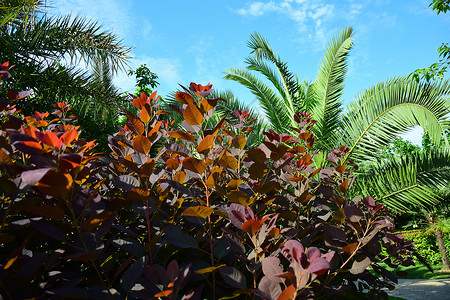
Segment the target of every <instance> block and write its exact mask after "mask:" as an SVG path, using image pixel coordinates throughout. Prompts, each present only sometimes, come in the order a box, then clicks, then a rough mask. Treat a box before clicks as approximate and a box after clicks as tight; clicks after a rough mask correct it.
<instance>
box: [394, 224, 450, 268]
mask: <svg viewBox="0 0 450 300" xmlns="http://www.w3.org/2000/svg"><path fill="white" fill-rule="evenodd" d="M402 234H403V236H404V237H405V240H408V241H413V242H414V248H413V249H414V250H415V251H416V252H417V253H418V254H419V255H420V256H422V257H423V258H424V259H425V261H426V262H427V263H428V264H430V265H437V264H440V263H442V256H441V252H440V251H439V247H438V244H437V242H436V236H435V235H434V232H433V230H420V231H411V232H404V233H402ZM443 237H444V242H445V246H446V248H447V253H450V233H448V232H447V233H443ZM414 262H415V263H416V264H420V263H421V262H420V261H419V259H418V258H417V257H415V256H414Z"/></svg>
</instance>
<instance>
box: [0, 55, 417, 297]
mask: <svg viewBox="0 0 450 300" xmlns="http://www.w3.org/2000/svg"><path fill="white" fill-rule="evenodd" d="M2 68H3V71H2V73H1V74H2V78H3V77H5V78H6V77H8V74H9V72H8V68H9V67H8V65H7V64H3V65H2ZM186 90H187V89H186ZM24 96H26V94H20V93H19V94H15V93H9V94H8V100H3V99H2V100H1V101H0V103H1V106H0V109H1V110H0V111H1V115H2V120H3V123H2V126H1V128H2V129H1V131H0V147H1V148H0V185H1V189H0V193H1V197H2V198H1V199H2V204H1V207H0V210H1V214H0V216H1V219H0V222H1V223H0V225H1V226H0V243H1V245H2V246H1V248H0V249H1V260H0V294H1V295H3V296H5V297H8V298H12V299H25V298H83V297H84V298H91V299H92V298H95V299H103V298H107V299H110V298H114V299H115V298H127V299H155V298H166V299H180V298H181V299H219V298H223V297H227V298H229V297H238V298H240V299H254V298H255V296H258V297H260V298H262V299H295V298H311V297H314V298H321V299H339V298H342V299H349V298H359V299H361V298H362V297H365V296H367V297H369V298H373V297H384V298H386V297H387V296H386V292H385V289H386V288H389V289H392V288H394V283H396V281H397V279H396V277H395V275H394V274H393V273H391V272H389V271H388V270H386V269H385V268H384V267H383V265H384V263H386V264H387V265H389V266H390V267H395V266H397V265H399V264H402V265H404V266H408V265H410V264H411V263H412V259H411V258H407V257H405V255H408V254H410V250H409V248H410V247H411V245H412V244H411V243H409V244H408V243H404V242H403V239H402V236H401V235H398V234H393V231H394V230H395V229H394V226H393V222H392V219H391V218H390V217H389V216H388V212H387V210H386V209H385V208H384V207H383V205H378V204H377V203H376V202H375V201H374V200H373V199H372V198H371V197H370V196H367V197H364V198H362V197H356V198H350V197H349V194H348V190H349V189H350V188H351V185H352V182H353V180H354V176H353V175H352V170H354V169H355V168H356V166H355V165H354V164H353V163H352V162H351V161H349V160H348V159H347V158H346V157H347V152H348V150H349V149H348V148H346V147H344V146H342V147H340V148H337V149H334V150H332V152H331V153H330V154H329V156H328V159H329V161H330V164H331V166H329V167H325V168H323V169H321V168H317V167H314V159H315V154H316V153H315V151H314V150H313V149H314V144H315V142H316V141H318V140H317V139H316V138H315V137H314V135H313V131H314V125H315V121H313V120H312V119H311V118H310V116H309V114H306V113H303V114H296V115H295V116H294V120H295V121H296V122H297V126H296V130H295V131H296V134H295V135H294V136H292V135H287V134H283V135H278V134H276V133H275V132H273V131H271V132H267V133H265V136H266V140H265V141H264V142H263V143H262V144H261V145H259V147H251V148H248V147H246V145H247V141H248V136H249V135H250V134H251V133H252V125H251V124H252V123H253V122H254V121H252V120H250V119H249V118H250V115H249V113H248V112H246V111H239V110H237V111H235V112H234V114H233V115H227V116H224V117H222V119H221V120H220V121H219V122H218V123H208V121H209V119H211V118H212V117H213V115H214V108H215V107H217V105H218V103H220V101H223V100H220V99H217V98H213V97H209V96H210V86H208V87H202V86H200V85H196V84H191V86H190V89H189V92H187V91H185V92H178V93H177V94H176V95H175V98H176V99H177V101H179V102H180V103H181V104H182V106H176V107H175V110H174V112H173V113H175V114H180V115H181V116H182V117H183V122H182V123H181V124H182V126H183V128H184V130H181V129H178V128H175V129H174V128H172V127H171V126H170V122H169V120H160V117H161V116H162V115H165V114H167V112H166V111H163V110H161V109H160V106H159V97H157V96H156V93H153V94H151V95H149V96H147V95H146V94H144V93H143V94H141V95H140V97H138V98H135V99H133V100H132V105H133V106H134V107H135V108H136V110H137V114H133V113H131V112H126V113H127V120H126V125H125V127H123V128H121V130H120V131H119V132H118V133H117V134H116V135H115V136H114V137H112V136H111V137H110V139H109V143H110V148H111V149H112V151H113V153H112V154H111V155H109V156H102V155H100V154H98V153H96V152H95V143H94V142H92V141H86V140H84V139H82V138H81V137H80V129H81V128H80V127H79V126H77V125H76V123H74V119H73V116H71V114H70V106H69V105H68V104H67V103H63V102H59V103H57V104H56V105H55V109H54V110H53V112H52V114H53V117H51V116H50V114H49V113H40V112H35V113H34V114H33V115H31V116H26V117H19V116H18V115H17V112H18V111H17V106H16V105H14V102H15V101H17V100H18V99H19V98H21V97H24ZM158 142H160V143H161V144H162V146H160V147H158V149H157V150H158V151H157V152H156V154H155V155H152V148H153V147H154V146H155V145H157V143H158ZM386 254H388V256H386ZM369 267H370V268H371V269H372V270H373V271H374V272H375V273H376V274H377V276H374V275H372V274H371V273H370V272H369V271H368V268H369Z"/></svg>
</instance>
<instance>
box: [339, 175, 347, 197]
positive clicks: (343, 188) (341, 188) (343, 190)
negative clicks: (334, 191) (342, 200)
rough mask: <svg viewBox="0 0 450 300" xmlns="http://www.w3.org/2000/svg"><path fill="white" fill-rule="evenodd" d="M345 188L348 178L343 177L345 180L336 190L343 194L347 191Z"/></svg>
mask: <svg viewBox="0 0 450 300" xmlns="http://www.w3.org/2000/svg"><path fill="white" fill-rule="evenodd" d="M347 188H348V178H347V179H345V180H344V181H343V182H342V183H341V185H340V186H339V187H338V191H339V192H340V193H344V194H345V192H346V191H347Z"/></svg>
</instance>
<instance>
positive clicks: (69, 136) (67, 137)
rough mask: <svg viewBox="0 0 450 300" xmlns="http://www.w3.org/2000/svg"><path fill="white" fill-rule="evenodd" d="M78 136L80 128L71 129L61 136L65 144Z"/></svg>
mask: <svg viewBox="0 0 450 300" xmlns="http://www.w3.org/2000/svg"><path fill="white" fill-rule="evenodd" d="M77 136H78V130H76V129H71V130H69V131H66V132H64V133H63V135H62V136H61V141H62V142H63V143H64V145H69V144H70V143H72V142H73V141H74V140H75V139H76V137H77Z"/></svg>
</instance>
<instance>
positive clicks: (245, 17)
mask: <svg viewBox="0 0 450 300" xmlns="http://www.w3.org/2000/svg"><path fill="white" fill-rule="evenodd" d="M430 1H431V0H365V1H357V0H339V1H330V0H328V1H325V0H323V1H322V0H280V1H262V0H261V1H251V0H250V1H245V0H244V1H240V0H227V1H219V0H215V1H211V0H210V1H193V0H192V1H181V0H180V1H171V0H165V1H154V0H148V1H145V0H96V1H91V0H54V1H53V2H52V3H51V5H52V6H53V9H52V10H51V13H52V14H63V15H65V14H68V13H71V14H74V15H76V14H78V15H82V16H87V17H88V18H92V19H94V20H98V21H99V22H100V23H102V24H103V25H104V27H105V29H110V30H113V31H114V32H116V33H117V34H118V35H119V36H121V37H122V38H123V39H124V43H125V44H126V45H128V46H133V47H135V48H134V50H133V52H132V55H133V57H134V59H133V60H132V61H131V63H130V68H132V69H135V68H136V67H138V66H140V65H141V64H144V63H145V64H147V66H148V67H149V68H150V69H151V70H152V71H153V72H155V73H157V75H158V76H159V82H160V86H159V87H158V88H157V90H158V92H159V94H161V95H162V96H164V95H165V94H167V93H168V92H171V91H173V90H175V89H176V88H177V86H178V83H180V84H183V85H189V83H190V82H191V81H194V82H196V83H201V84H206V83H208V82H211V83H213V85H214V88H216V89H219V90H225V89H230V90H232V91H233V92H234V93H235V95H237V96H238V98H239V99H241V100H243V101H245V102H246V103H248V104H250V105H257V103H256V101H255V99H254V97H253V95H252V94H251V93H250V92H249V91H248V90H246V89H245V88H243V87H241V86H240V85H239V84H237V83H235V82H233V81H227V80H224V79H223V76H224V72H225V71H226V70H227V69H228V68H231V67H245V64H244V60H245V57H246V56H248V55H249V48H248V47H247V45H246V44H247V41H248V38H249V36H250V34H252V33H253V32H259V33H261V34H262V35H263V36H264V37H265V38H266V39H267V40H268V41H269V43H270V44H271V46H272V48H273V49H274V50H275V52H276V53H278V54H279V55H280V56H281V58H282V59H283V60H285V61H287V62H288V64H289V67H290V69H291V70H292V71H293V72H294V73H296V74H298V76H299V77H300V78H302V79H307V80H311V81H312V80H314V78H315V76H316V74H317V71H318V68H319V66H320V61H321V59H322V56H323V52H324V50H325V47H326V44H327V42H328V41H330V40H331V38H332V37H333V36H334V35H335V34H336V33H338V32H340V30H342V29H343V28H344V27H346V26H353V29H354V32H355V35H354V48H353V49H352V51H351V54H350V59H349V70H348V75H347V79H346V87H345V95H344V101H345V103H349V102H350V101H351V100H352V99H354V97H355V96H356V95H357V93H359V92H361V91H362V90H364V89H365V88H368V87H370V86H372V85H374V84H376V83H377V82H380V81H383V80H386V79H388V78H392V77H395V76H401V75H407V74H409V73H410V72H412V71H413V70H415V69H417V68H420V67H427V66H429V65H430V64H432V63H434V62H436V61H438V54H437V53H436V48H437V47H439V46H440V45H441V44H442V43H443V42H449V41H450V13H448V14H440V15H436V13H435V12H434V11H432V10H431V9H430V8H428V5H429V2H430ZM447 77H448V75H447ZM115 82H116V84H117V85H118V86H119V87H120V88H121V89H122V90H124V91H133V89H134V78H131V77H128V76H127V75H126V74H125V73H121V74H119V75H118V76H117V78H116V80H115ZM413 135H416V136H417V135H418V134H417V132H416V133H414V134H413ZM413 138H414V137H413ZM416 139H417V137H416Z"/></svg>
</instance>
